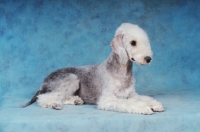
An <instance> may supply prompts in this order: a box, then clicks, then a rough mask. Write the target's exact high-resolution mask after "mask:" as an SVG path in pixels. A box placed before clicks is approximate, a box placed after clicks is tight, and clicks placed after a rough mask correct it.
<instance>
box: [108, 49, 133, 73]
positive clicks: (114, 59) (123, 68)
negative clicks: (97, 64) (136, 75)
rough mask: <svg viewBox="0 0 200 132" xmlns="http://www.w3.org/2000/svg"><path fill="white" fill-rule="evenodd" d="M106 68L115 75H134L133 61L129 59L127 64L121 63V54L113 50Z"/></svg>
mask: <svg viewBox="0 0 200 132" xmlns="http://www.w3.org/2000/svg"><path fill="white" fill-rule="evenodd" d="M106 69H107V70H108V71H110V73H111V74H113V75H118V74H119V75H121V76H132V62H131V61H130V60H128V61H127V63H126V64H121V63H120V61H119V55H117V54H116V53H114V52H113V51H112V52H111V54H110V56H109V57H108V59H107V61H106Z"/></svg>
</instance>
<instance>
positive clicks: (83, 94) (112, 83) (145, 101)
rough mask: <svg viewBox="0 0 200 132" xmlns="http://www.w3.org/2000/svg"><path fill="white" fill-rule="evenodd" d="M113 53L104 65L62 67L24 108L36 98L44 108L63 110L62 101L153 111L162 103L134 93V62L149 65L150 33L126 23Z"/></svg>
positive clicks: (63, 102) (107, 108) (52, 74)
mask: <svg viewBox="0 0 200 132" xmlns="http://www.w3.org/2000/svg"><path fill="white" fill-rule="evenodd" d="M110 45H111V47H112V52H111V54H110V55H109V57H108V58H107V59H106V60H105V61H104V62H103V63H101V64H98V65H89V66H80V67H70V68H63V69H59V70H57V71H55V72H53V73H51V74H50V75H49V76H47V77H46V78H45V79H44V82H43V84H42V85H41V87H40V89H39V90H38V91H37V93H36V94H35V95H34V97H33V98H32V99H31V101H30V102H28V103H27V104H26V105H24V107H26V106H28V105H31V104H32V103H34V102H35V101H37V103H38V105H39V106H41V107H44V108H53V109H56V110H60V109H62V106H63V104H70V105H82V104H84V103H85V104H97V108H98V109H101V110H109V111H117V112H127V113H138V114H153V113H154V112H162V111H164V108H163V106H162V104H161V103H160V102H158V101H156V100H154V99H152V98H151V97H148V96H141V95H138V94H137V93H136V92H135V89H134V85H135V79H134V78H133V74H132V62H136V63H137V64H139V65H147V64H149V63H150V62H151V60H152V54H153V53H152V51H151V47H150V44H149V39H148V36H147V34H146V33H145V31H144V30H143V29H141V28H140V27H139V26H137V25H134V24H130V23H123V24H121V26H120V27H118V29H117V30H116V32H115V36H114V38H113V40H112V42H111V44H110Z"/></svg>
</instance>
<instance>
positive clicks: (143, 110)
mask: <svg viewBox="0 0 200 132" xmlns="http://www.w3.org/2000/svg"><path fill="white" fill-rule="evenodd" d="M132 110H133V113H136V114H143V115H151V114H153V113H154V112H153V111H152V109H151V107H149V106H148V105H146V104H143V105H140V106H137V107H133V109H132Z"/></svg>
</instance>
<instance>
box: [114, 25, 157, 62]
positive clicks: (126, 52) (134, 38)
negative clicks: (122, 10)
mask: <svg viewBox="0 0 200 132" xmlns="http://www.w3.org/2000/svg"><path fill="white" fill-rule="evenodd" d="M111 47H112V49H113V51H114V52H115V53H116V54H118V55H119V59H120V62H121V63H122V64H126V63H127V62H128V60H130V61H135V62H136V63H138V64H140V65H146V64H149V63H150V62H151V60H152V55H153V52H152V51H151V46H150V43H149V39H148V36H147V34H146V33H145V31H144V30H143V29H141V28H140V27H139V26H137V25H133V24H130V23H123V24H122V25H121V26H120V27H118V29H117V30H116V32H115V37H114V39H113V40H112V42H111Z"/></svg>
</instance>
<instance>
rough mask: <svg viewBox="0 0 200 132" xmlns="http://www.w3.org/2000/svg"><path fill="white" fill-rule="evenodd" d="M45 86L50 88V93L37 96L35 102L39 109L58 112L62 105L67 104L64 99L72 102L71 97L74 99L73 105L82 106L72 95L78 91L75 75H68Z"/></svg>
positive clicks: (77, 81)
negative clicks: (51, 109)
mask: <svg viewBox="0 0 200 132" xmlns="http://www.w3.org/2000/svg"><path fill="white" fill-rule="evenodd" d="M44 84H45V83H44ZM45 85H46V86H45V87H50V89H52V91H51V92H49V93H45V94H40V95H38V100H37V102H38V105H40V106H41V107H45V108H53V109H57V110H60V109H62V105H63V104H67V103H66V99H70V100H69V101H72V99H71V98H72V97H74V104H83V101H82V100H81V99H80V98H78V97H77V96H74V93H75V92H76V91H77V90H78V89H79V79H78V77H77V76H76V75H75V74H68V75H66V76H65V77H63V78H58V79H55V80H53V81H52V80H51V81H49V82H48V81H47V82H46V84H45ZM75 97H76V99H75ZM68 104H69V103H68Z"/></svg>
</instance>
